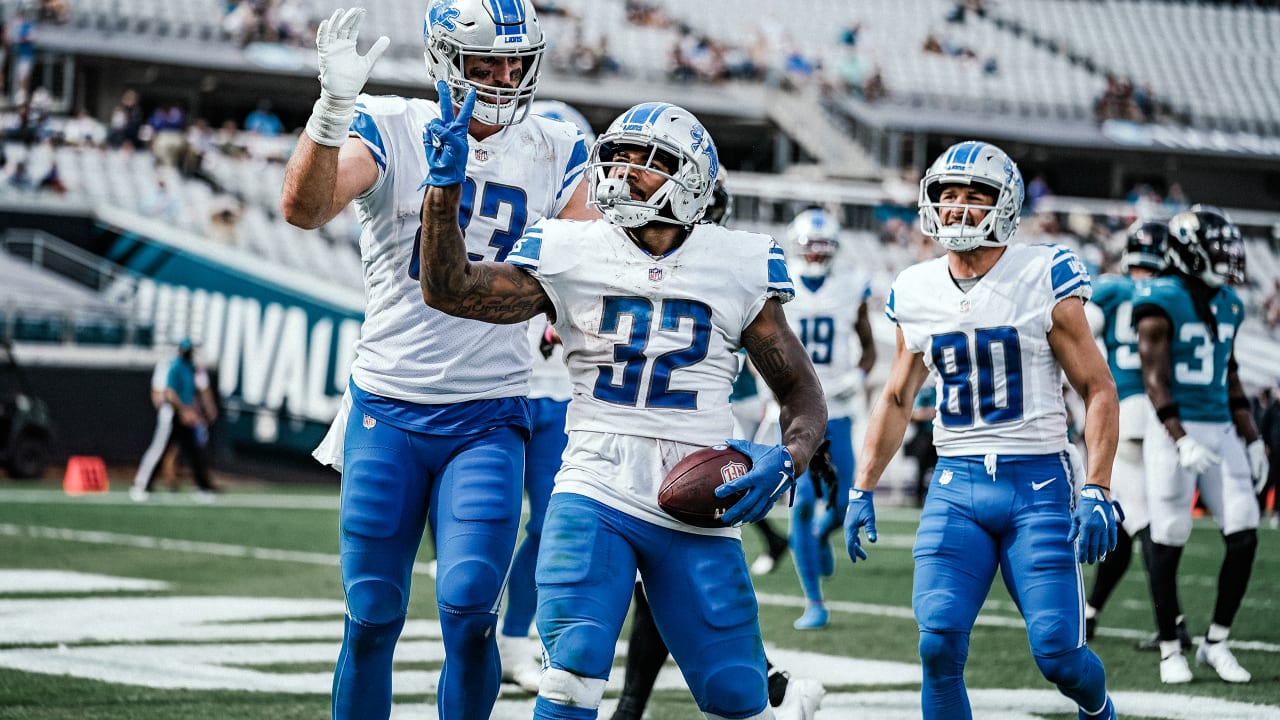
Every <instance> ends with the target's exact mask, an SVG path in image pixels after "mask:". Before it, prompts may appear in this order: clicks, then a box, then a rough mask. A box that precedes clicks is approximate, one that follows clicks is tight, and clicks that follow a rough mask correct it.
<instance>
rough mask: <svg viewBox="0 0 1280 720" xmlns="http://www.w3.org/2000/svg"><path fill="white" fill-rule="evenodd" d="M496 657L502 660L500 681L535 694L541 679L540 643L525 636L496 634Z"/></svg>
mask: <svg viewBox="0 0 1280 720" xmlns="http://www.w3.org/2000/svg"><path fill="white" fill-rule="evenodd" d="M498 658H499V659H500V660H501V661H502V682H508V683H515V684H516V685H519V686H520V688H521V689H522V690H524V691H525V692H528V693H532V694H534V695H536V694H537V693H538V682H539V681H540V680H541V679H542V644H541V643H539V642H537V641H535V640H532V639H530V638H527V637H514V636H511V635H502V634H499V635H498Z"/></svg>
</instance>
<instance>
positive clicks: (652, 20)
mask: <svg viewBox="0 0 1280 720" xmlns="http://www.w3.org/2000/svg"><path fill="white" fill-rule="evenodd" d="M625 7H626V13H627V22H629V23H631V24H632V25H640V26H642V27H656V28H666V27H671V18H670V17H667V14H666V13H665V12H663V10H662V6H661V4H659V3H654V2H644V1H643V0H627V1H626V5H625Z"/></svg>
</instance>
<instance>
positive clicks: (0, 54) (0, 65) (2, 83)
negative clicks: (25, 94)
mask: <svg viewBox="0 0 1280 720" xmlns="http://www.w3.org/2000/svg"><path fill="white" fill-rule="evenodd" d="M8 77H9V22H8V21H7V20H6V19H5V16H4V7H3V6H0V101H3V99H4V97H5V87H6V82H7V80H8Z"/></svg>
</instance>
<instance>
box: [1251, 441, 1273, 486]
mask: <svg viewBox="0 0 1280 720" xmlns="http://www.w3.org/2000/svg"><path fill="white" fill-rule="evenodd" d="M1245 452H1246V453H1248V455H1249V474H1250V475H1252V476H1253V493H1254V494H1255V495H1256V494H1258V493H1260V492H1262V488H1263V486H1265V485H1266V484H1267V472H1268V471H1269V470H1270V469H1271V463H1269V462H1267V448H1266V446H1265V445H1263V444H1262V438H1257V439H1255V440H1254V441H1253V442H1251V443H1249V444H1248V445H1247V446H1245Z"/></svg>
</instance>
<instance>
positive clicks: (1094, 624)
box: [1084, 617, 1098, 642]
mask: <svg viewBox="0 0 1280 720" xmlns="http://www.w3.org/2000/svg"><path fill="white" fill-rule="evenodd" d="M1097 632H1098V618H1096V617H1091V618H1085V619H1084V641H1085V642H1093V636H1094V634H1095V633H1097Z"/></svg>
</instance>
